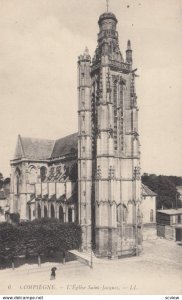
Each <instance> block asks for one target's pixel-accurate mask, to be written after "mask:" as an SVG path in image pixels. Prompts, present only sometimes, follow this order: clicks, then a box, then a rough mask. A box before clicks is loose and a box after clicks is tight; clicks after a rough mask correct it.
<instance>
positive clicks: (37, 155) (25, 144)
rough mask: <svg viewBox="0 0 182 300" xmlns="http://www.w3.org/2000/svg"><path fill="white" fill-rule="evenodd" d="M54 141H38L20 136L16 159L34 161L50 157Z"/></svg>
mask: <svg viewBox="0 0 182 300" xmlns="http://www.w3.org/2000/svg"><path fill="white" fill-rule="evenodd" d="M53 145H54V140H46V139H36V138H29V137H21V136H20V135H19V136H18V141H17V145H16V150H15V155H14V159H17V158H28V159H33V160H40V159H47V158H49V157H50V155H51V152H52V149H53Z"/></svg>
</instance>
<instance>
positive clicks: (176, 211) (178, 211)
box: [157, 208, 182, 215]
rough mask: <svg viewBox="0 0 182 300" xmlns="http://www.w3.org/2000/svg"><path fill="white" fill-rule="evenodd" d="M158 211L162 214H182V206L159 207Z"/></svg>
mask: <svg viewBox="0 0 182 300" xmlns="http://www.w3.org/2000/svg"><path fill="white" fill-rule="evenodd" d="M157 212H160V213H162V214H166V215H181V214H182V208H178V209H173V208H171V209H158V210H157Z"/></svg>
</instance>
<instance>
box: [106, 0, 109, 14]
mask: <svg viewBox="0 0 182 300" xmlns="http://www.w3.org/2000/svg"><path fill="white" fill-rule="evenodd" d="M106 7H107V12H108V11H109V0H106Z"/></svg>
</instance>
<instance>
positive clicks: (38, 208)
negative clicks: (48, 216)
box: [37, 203, 41, 219]
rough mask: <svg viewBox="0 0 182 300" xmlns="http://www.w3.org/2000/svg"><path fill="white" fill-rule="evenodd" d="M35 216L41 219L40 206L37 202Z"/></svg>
mask: <svg viewBox="0 0 182 300" xmlns="http://www.w3.org/2000/svg"><path fill="white" fill-rule="evenodd" d="M37 217H38V219H41V206H40V204H39V203H38V205H37Z"/></svg>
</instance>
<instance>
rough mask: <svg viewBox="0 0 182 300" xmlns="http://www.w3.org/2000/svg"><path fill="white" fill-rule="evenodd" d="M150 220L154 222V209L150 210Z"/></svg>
mask: <svg viewBox="0 0 182 300" xmlns="http://www.w3.org/2000/svg"><path fill="white" fill-rule="evenodd" d="M150 222H154V211H153V209H151V210H150Z"/></svg>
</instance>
